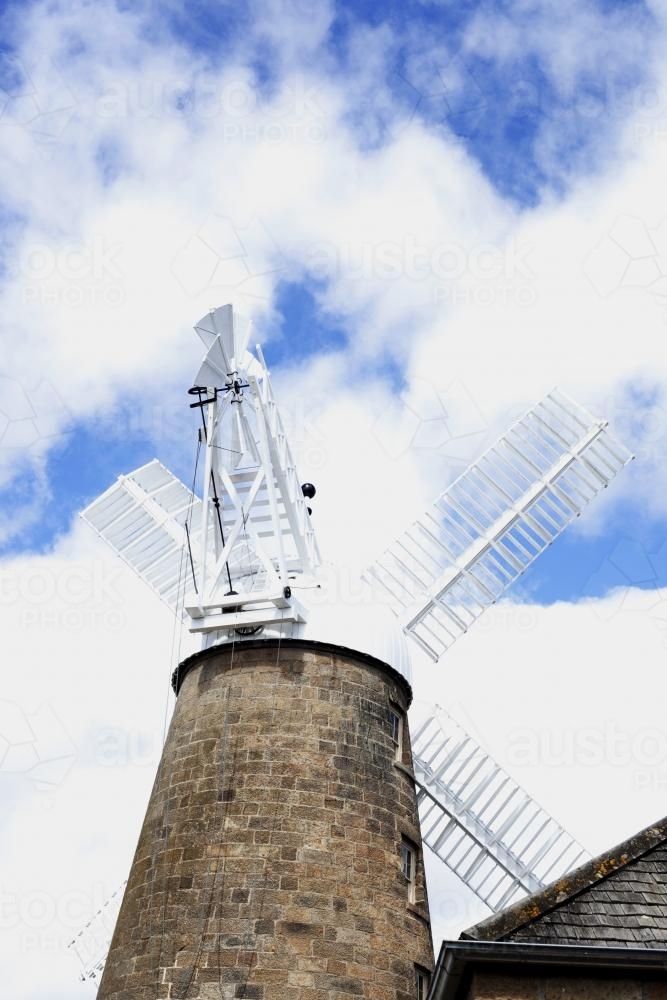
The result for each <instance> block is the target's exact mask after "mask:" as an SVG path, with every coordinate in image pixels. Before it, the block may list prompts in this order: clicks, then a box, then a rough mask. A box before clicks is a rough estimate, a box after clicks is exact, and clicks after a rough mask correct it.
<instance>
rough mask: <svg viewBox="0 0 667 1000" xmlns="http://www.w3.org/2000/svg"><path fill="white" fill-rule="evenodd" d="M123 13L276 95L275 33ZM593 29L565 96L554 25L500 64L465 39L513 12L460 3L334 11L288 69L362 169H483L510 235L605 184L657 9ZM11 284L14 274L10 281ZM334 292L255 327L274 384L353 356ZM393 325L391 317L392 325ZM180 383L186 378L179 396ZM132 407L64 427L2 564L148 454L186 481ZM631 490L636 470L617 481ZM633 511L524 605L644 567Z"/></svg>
mask: <svg viewBox="0 0 667 1000" xmlns="http://www.w3.org/2000/svg"><path fill="white" fill-rule="evenodd" d="M285 9H286V10H288V12H289V13H290V15H291V16H292V17H293V18H295V19H296V21H297V22H299V21H300V20H301V19H302V18H306V17H308V15H309V13H310V7H309V4H308V3H307V2H305V3H303V4H300V5H299V4H295V5H289V4H288V5H287V7H286V8H285ZM119 10H120V11H121V13H120V18H121V19H122V18H123V16H124V15H123V11H124V12H125V16H128V15H129V14H133V15H136V16H137V17H139V23H140V25H141V28H140V35H141V37H142V39H143V44H144V45H145V46H147V48H148V49H149V50H152V51H153V52H156V53H157V52H159V51H160V49H161V48H162V47H164V46H165V45H173V44H176V45H177V47H178V50H179V53H180V54H181V55H182V56H184V57H186V58H187V56H188V54H190V55H191V56H192V57H194V58H195V59H197V60H200V63H199V65H200V66H201V67H202V68H203V70H202V71H204V72H217V71H219V70H220V68H221V67H222V66H224V64H225V59H226V57H228V55H229V53H230V52H231V53H238V52H241V53H242V55H243V58H244V59H245V61H246V64H247V65H248V66H249V68H250V71H251V72H252V73H253V74H255V79H256V81H257V87H258V92H259V93H263V94H267V95H270V94H271V93H272V92H273V91H274V89H275V88H276V87H278V85H279V83H280V78H281V75H282V74H283V72H284V63H285V51H284V50H285V40H284V38H283V37H282V36H281V35H280V34H278V35H275V33H274V34H272V31H271V28H270V26H266V27H264V28H263V25H262V23H261V21H260V22H259V23H258V22H257V20H256V19H255V17H254V14H253V8H252V7H248V8H243V7H240V8H239V7H233V8H232V7H231V6H230V5H227V4H224V5H220V6H214V7H211V6H210V5H205V4H198V5H194V6H193V5H188V8H187V12H186V11H185V10H184V8H182V7H180V6H179V5H178V4H171V5H169V6H167V7H166V8H165V7H161V8H160V17H159V18H155V16H154V15H151V13H150V8H144V7H143V6H142V5H129V6H125V7H124V8H119ZM21 12H23V13H25V8H24V7H23V6H22V5H7V6H6V7H5V12H4V18H5V22H6V24H7V26H8V30H7V31H6V32H5V35H4V43H3V44H4V50H5V58H4V60H3V65H2V67H0V85H2V86H3V87H4V88H5V90H6V91H7V93H8V94H10V95H12V94H14V93H18V92H20V91H21V89H22V88H23V90H25V79H24V80H21V74H22V72H24V71H25V65H24V61H22V59H21V45H22V44H23V43H24V41H25V37H26V28H25V24H24V22H23V20H22V18H21V16H20V15H21ZM585 14H586V17H588V18H589V19H592V22H593V21H594V22H595V23H597V24H598V26H599V27H600V29H601V30H602V32H603V34H604V44H603V45H601V46H600V52H599V53H596V58H592V59H591V60H590V61H589V63H588V64H587V63H586V62H585V61H583V62H582V63H581V64H579V65H577V66H576V67H575V68H574V70H573V72H572V74H571V78H570V79H569V80H568V81H567V82H564V81H563V80H562V79H558V77H557V74H556V73H555V72H554V67H553V65H552V63H551V61H550V53H549V51H548V49H545V47H544V46H545V42H544V37H543V29H544V27H545V23H546V25H547V26H548V22H549V15H548V13H545V11H544V9H543V8H542V6H541V5H540V4H536V5H534V6H533V8H532V9H531V8H527V9H526V11H525V18H524V22H523V24H522V28H523V29H524V34H525V35H526V37H528V38H530V37H531V34H532V36H533V37H534V39H535V43H534V44H533V45H531V44H524V45H522V46H519V47H517V46H516V45H513V44H510V43H508V45H507V46H506V47H505V50H503V47H502V46H499V50H498V51H497V52H494V51H493V46H491V47H489V41H488V38H485V37H484V32H483V31H482V30H481V28H476V27H475V26H476V25H478V26H483V25H484V24H485V22H486V25H487V31H488V30H491V31H492V32H493V31H496V32H509V33H510V34H511V30H512V27H513V25H512V17H513V5H512V3H510V2H507V3H494V4H491V5H489V4H484V3H463V4H458V5H456V6H455V7H452V6H451V5H441V4H435V3H433V4H432V3H408V4H404V3H395V4H394V3H392V4H389V5H382V7H381V8H379V7H378V6H377V5H374V4H365V3H361V4H345V3H344V4H339V5H338V6H337V7H336V8H335V10H333V11H331V17H330V23H329V26H328V30H326V31H325V32H323V34H322V35H321V37H319V38H318V40H317V44H314V43H313V44H310V45H308V44H305V45H304V46H303V48H301V49H300V48H299V46H298V45H297V46H296V48H295V50H294V51H295V53H296V55H294V58H295V59H296V61H297V62H299V64H300V66H301V67H302V68H303V70H304V72H308V71H310V70H311V69H312V67H314V66H318V65H319V66H323V67H324V72H323V74H322V76H323V77H324V78H325V80H326V79H328V80H329V81H331V82H335V84H336V85H337V86H339V87H340V89H341V93H342V97H343V105H342V109H341V121H342V123H343V124H344V126H345V127H346V128H349V130H350V136H351V139H352V141H353V142H354V143H355V144H356V146H357V148H358V149H359V150H360V152H361V154H362V155H363V154H367V155H369V156H377V155H378V151H379V152H380V153H381V151H382V150H383V149H387V148H390V147H391V146H392V144H394V143H395V142H396V141H397V139H400V136H401V133H402V132H403V131H404V130H405V129H406V128H410V127H417V128H419V129H420V130H421V131H422V133H423V134H425V135H426V137H427V138H429V137H432V138H433V140H434V141H435V142H438V141H442V142H444V143H446V144H448V145H449V147H450V148H451V149H452V151H453V154H454V155H455V156H457V157H459V158H460V157H461V156H465V157H466V159H467V161H468V162H470V163H471V164H472V165H473V166H475V165H476V167H477V168H478V169H479V170H480V171H481V172H482V174H483V176H484V177H485V178H486V180H487V182H488V184H489V185H490V187H491V188H492V190H493V191H494V192H495V194H496V196H497V197H498V199H499V201H500V203H501V204H502V203H503V202H505V203H506V204H507V205H508V206H509V210H510V211H511V212H513V213H514V217H515V218H516V219H520V218H521V215H522V214H523V213H525V212H529V211H531V210H535V209H536V208H539V206H540V204H541V203H543V202H544V203H549V204H553V203H554V202H556V203H557V202H558V201H559V200H561V199H566V198H567V195H568V191H569V190H570V188H571V186H572V185H573V184H574V183H575V182H581V180H582V178H587V177H588V178H592V179H594V178H595V176H596V175H597V174H598V173H600V172H603V171H604V170H605V167H606V166H607V165H608V148H609V143H608V140H609V137H610V134H613V132H614V130H616V129H617V128H618V126H619V120H620V119H621V118H622V116H620V115H619V108H622V107H623V106H624V101H626V100H630V96H629V95H632V93H633V88H636V87H637V86H638V85H639V83H640V82H641V81H642V78H643V73H644V71H645V67H643V66H642V65H641V64H639V63H638V62H637V61H636V59H634V58H633V54H634V53H635V48H634V44H638V45H640V44H641V43H642V42H643V41H645V40H647V39H648V38H650V35H651V33H652V32H653V31H654V30H655V26H656V25H655V20H654V16H653V15H652V13H651V12H650V10H649V9H648V8H647V7H646V6H645V5H644V4H642V3H633V4H628V3H618V4H615V3H605V4H602V5H599V6H594V5H586V10H585ZM553 16H554V19H555V22H556V23H555V25H554V30H555V29H556V28H557V27H559V26H561V27H562V21H563V19H564V18H565V16H566V14H565V12H562V13H560V14H559V13H557V12H556V13H554V15H553ZM582 21H584V22H585V18H583V17H582ZM489 26H491V28H489ZM480 31H481V34H480ZM364 44H368V45H373V44H375V45H376V47H377V54H378V57H377V58H376V59H375V60H374V61H373V60H371V68H370V70H369V71H368V72H365V73H363V74H361V73H360V72H359V69H360V67H359V65H358V61H359V58H360V52H361V50H362V49H363V45H364ZM86 45H87V42H86V39H85V32H80V33H79V32H77V31H76V30H75V29H74V28H71V29H70V30H69V32H68V33H65V34H64V35H62V36H61V37H60V41H59V44H58V46H57V48H56V51H57V52H58V54H59V57H60V58H61V60H62V59H63V57H64V53H67V55H69V56H70V57H74V58H75V59H76V58H83V57H84V56H85V54H86ZM597 56H599V58H597ZM130 61H132V57H130ZM582 109H584V110H583V112H582ZM554 126H555V127H554ZM545 134H548V141H547V140H546V139H545ZM122 139H123V136H122V131H121V132H120V133H116V135H115V136H109V135H107V136H102V137H100V138H99V140H98V141H97V143H96V144H95V146H94V147H93V148H94V164H93V167H94V168H95V169H96V170H97V172H98V174H99V175H100V178H101V183H102V186H103V188H104V189H105V190H108V191H110V192H112V193H113V191H114V189H115V188H117V186H118V185H119V184H120V183H122V181H123V178H124V177H130V178H131V177H132V167H131V164H130V163H129V162H128V160H127V157H126V156H125V155H124V153H123V148H122ZM545 145H547V146H548V155H545V149H544V147H545ZM135 169H136V168H135ZM25 221H26V219H25V217H22V215H21V214H20V213H19V214H14V212H12V214H10V213H9V211H8V212H7V214H6V216H5V222H6V226H5V232H6V233H7V234H9V235H8V236H5V240H7V239H10V241H11V242H10V249H11V248H12V247H15V246H16V243H17V242H20V237H17V235H16V233H17V228H18V230H19V231H20V229H21V223H22V222H23V223H25ZM8 274H9V275H11V274H12V272H11V270H10V271H8ZM328 284H329V282H328V280H327V279H326V278H325V279H324V280H322V279H321V278H319V279H316V278H313V277H312V275H310V274H309V273H308V271H307V270H306V271H304V270H301V271H300V273H299V270H298V269H297V270H296V272H295V271H294V269H293V268H292V269H291V271H288V272H285V273H284V274H281V273H280V272H278V275H277V278H276V280H275V281H274V283H273V290H272V306H271V312H270V313H269V315H268V317H265V318H264V320H263V321H262V320H261V319H260V321H259V329H260V331H261V332H262V336H263V337H264V339H265V340H266V342H267V345H268V346H267V354H268V356H269V359H270V361H271V364H272V365H273V366H275V367H276V368H277V369H278V370H279V369H280V366H281V364H283V363H284V362H287V363H289V364H294V362H295V360H299V361H302V362H310V361H312V360H313V359H318V358H322V357H327V356H329V355H331V356H342V355H343V354H344V352H345V350H346V349H347V348H348V347H349V346H350V344H353V342H354V339H355V337H356V336H357V332H358V330H359V327H360V325H362V324H363V319H364V316H363V312H362V313H361V315H360V316H357V317H355V318H354V320H353V321H352V322H351V318H350V317H349V316H346V315H345V314H344V313H343V312H342V311H341V310H340V309H337V308H336V305H335V303H333V304H332V303H331V302H330V301H329V298H330V296H329V294H328V293H329V292H330V289H329V288H328ZM193 319H194V317H193ZM391 322H392V321H391V318H388V319H387V323H388V325H391ZM446 327H447V324H446V321H445V322H444V323H443V330H442V336H443V338H446V336H447V329H446ZM409 347H410V341H409V336H408V338H407V339H406V337H405V336H403V338H402V347H401V348H399V349H397V348H396V345H395V343H393V344H386V345H383V349H382V350H380V351H377V352H374V353H371V355H370V356H369V357H367V358H365V360H364V362H363V364H362V365H361V366H358V367H357V368H356V369H355V371H354V373H352V376H351V377H352V380H353V381H355V380H358V382H359V385H362V384H363V381H364V379H376V380H379V381H380V382H381V383H383V384H384V386H385V387H386V390H387V391H388V392H389V393H392V392H396V393H398V392H400V391H401V388H402V385H403V384H404V378H405V372H404V364H405V356H406V352H407V351H409ZM483 363H484V362H483V359H482V358H480V364H483ZM188 377H189V375H188V372H187V371H186V370H183V372H182V377H181V381H182V388H183V389H185V388H186V387H187V386H186V382H187V379H188ZM177 385H178V379H177V378H176V377H174V378H173V380H172V381H171V382H170V384H169V390H170V391H171V392H173V393H174V398H173V399H172V400H170V404H171V405H172V406H174V405H177V399H176V391H175V390H176V388H177ZM141 398H142V397H141V390H138V389H137V387H136V386H133V385H126V386H125V388H123V386H122V385H119V386H118V387H117V389H116V390H115V404H114V405H115V409H114V410H113V412H112V415H111V416H109V415H108V414H107V415H106V416H105V411H104V409H102V410H101V411H100V410H98V411H97V413H95V410H94V408H93V411H92V413H86V415H85V417H84V418H80V417H77V416H76V415H74V416H73V417H72V419H71V420H70V421H69V422H68V423H67V426H65V427H63V428H62V437H61V438H59V439H57V440H56V441H55V443H54V445H53V447H51V448H50V449H47V450H46V453H45V455H44V461H45V466H44V470H43V471H44V472H45V476H46V480H45V481H44V480H43V479H42V480H41V489H42V501H41V503H40V510H39V513H38V516H36V517H35V518H34V519H33V521H32V523H31V524H30V525H29V526H28V527H27V528H24V529H23V530H22V531H21V533H20V535H14V536H12V535H11V534H10V535H9V536H8V537H6V538H5V539H3V541H2V551H4V552H5V553H7V554H16V553H18V552H20V551H46V550H48V549H49V547H50V546H51V545H52V544H53V543H54V540H55V539H56V538H57V537H59V536H61V535H62V534H63V533H65V532H66V531H67V530H68V527H69V524H70V522H71V519H72V516H73V515H74V514H75V513H76V511H77V510H78V509H79V508H80V507H81V505H82V504H83V503H85V502H86V501H87V500H89V499H90V498H91V497H92V496H94V495H95V494H96V493H98V492H99V491H101V490H102V489H104V488H105V487H106V486H107V485H108V484H109V483H110V482H111V481H112V480H113V478H115V476H116V475H118V474H120V473H121V472H124V471H127V470H129V469H130V468H133V467H135V466H136V465H138V464H141V463H143V462H144V461H147V460H149V459H150V458H151V457H152V456H153V455H154V454H155V453H157V454H158V456H159V457H160V458H161V459H163V460H164V461H165V462H166V463H167V464H169V465H170V466H171V467H173V468H174V471H175V472H177V474H179V475H180V476H181V477H182V478H184V479H188V475H189V472H188V457H187V452H186V449H185V448H184V447H183V441H182V440H181V439H180V437H182V436H179V441H178V446H177V447H174V446H173V442H172V443H171V444H170V440H169V435H159V434H158V435H156V434H155V427H154V426H153V427H151V426H150V421H149V422H148V424H149V425H147V426H145V427H142V426H141V420H140V418H137V417H136V416H133V414H136V413H137V412H141V403H140V400H141ZM178 402H181V403H182V405H183V416H182V420H183V421H185V422H187V421H188V420H190V421H191V414H188V413H187V400H186V397H185V396H184V395H183V396H181V397H179V399H178ZM170 412H173V410H170ZM179 419H180V418H179ZM184 426H185V425H184ZM17 458H18V456H17ZM19 464H20V460H19ZM634 474H635V473H634V470H631V471H630V472H626V473H625V475H626V476H633V475H634ZM35 476H36V473H35V472H34V470H33V471H31V469H30V467H29V465H26V466H25V467H24V474H23V477H22V478H21V477H19V479H18V480H16V479H14V478H12V479H10V481H9V482H8V483H7V485H6V489H5V490H4V491H3V493H2V494H0V496H1V497H2V501H3V503H4V504H5V505H6V506H7V507H11V508H14V507H15V505H16V503H17V499H18V502H19V503H20V502H21V500H22V498H26V499H27V498H29V497H30V495H31V490H33V489H34V479H35ZM635 500H636V504H637V506H636V508H634V509H633V504H632V503H631V502H630V501H629V500H628V499H627V498H626V499H625V500H624V502H623V503H622V504H619V505H618V506H617V507H616V508H614V507H612V508H610V514H609V516H608V518H607V520H606V522H605V524H604V529H603V531H602V532H601V533H597V534H595V535H593V536H589V535H582V534H575V535H574V536H572V537H569V538H567V539H565V540H562V541H560V542H559V543H558V544H557V545H556V546H555V547H554V548H553V550H552V551H550V552H548V553H547V554H546V555H545V556H544V557H543V558H542V559H541V560H540V562H539V563H538V565H536V566H535V567H534V568H533V569H532V570H531V571H530V573H529V574H528V576H527V577H526V579H525V581H524V584H523V589H522V591H521V593H522V594H524V595H528V596H529V597H530V599H532V600H537V601H542V602H546V603H548V602H552V601H554V600H558V599H565V600H572V599H576V597H577V596H578V595H580V594H582V593H586V594H589V595H591V596H600V595H603V594H604V593H605V592H606V591H607V590H608V589H609V588H610V587H612V586H614V585H616V583H617V579H618V574H619V572H621V571H619V568H618V567H617V566H615V565H614V564H613V563H612V562H611V561H610V555H611V553H613V551H614V550H615V548H616V547H617V545H618V544H619V542H621V541H622V540H623V539H624V538H625V535H626V533H627V525H628V523H629V522H631V524H632V538H633V543H634V544H635V545H638V546H639V547H640V548H641V549H642V550H643V552H644V553H645V555H646V557H647V558H650V557H651V556H652V554H654V553H655V552H656V551H657V550H658V549H659V542H660V533H661V530H662V527H663V525H664V520H663V518H662V515H658V516H657V517H656V516H655V512H654V513H652V514H650V515H649V514H648V513H647V512H646V511H642V500H641V497H636V498H635ZM397 528H398V525H397ZM654 568H655V573H654V575H653V576H648V575H647V574H644V575H642V574H641V573H640V574H639V575H637V574H635V577H636V579H634V580H633V581H632V582H634V583H636V584H637V585H639V586H641V587H653V586H656V585H660V584H664V583H665V580H666V579H667V577H666V576H665V566H664V560H660V559H657V560H656V565H655V567H654Z"/></svg>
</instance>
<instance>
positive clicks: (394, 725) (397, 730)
mask: <svg viewBox="0 0 667 1000" xmlns="http://www.w3.org/2000/svg"><path fill="white" fill-rule="evenodd" d="M389 735H390V736H391V742H392V743H393V744H394V758H395V760H402V758H403V716H402V715H400V714H399V713H398V712H395V711H394V709H393V708H390V709H389Z"/></svg>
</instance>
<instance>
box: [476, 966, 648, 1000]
mask: <svg viewBox="0 0 667 1000" xmlns="http://www.w3.org/2000/svg"><path fill="white" fill-rule="evenodd" d="M467 1000H667V972H666V973H665V978H664V979H661V980H660V981H658V980H657V979H656V978H642V979H638V978H635V977H634V976H632V975H630V976H629V977H628V976H624V975H620V976H618V977H614V976H610V975H607V976H605V975H604V974H603V973H602V972H601V973H600V974H599V975H596V976H594V977H593V976H591V975H590V974H588V975H576V974H574V975H571V976H567V975H563V974H562V973H560V974H554V975H545V976H535V975H520V974H517V975H511V974H507V973H496V974H493V973H488V972H479V973H475V975H474V976H473V978H472V982H471V984H470V989H469V990H468V995H467Z"/></svg>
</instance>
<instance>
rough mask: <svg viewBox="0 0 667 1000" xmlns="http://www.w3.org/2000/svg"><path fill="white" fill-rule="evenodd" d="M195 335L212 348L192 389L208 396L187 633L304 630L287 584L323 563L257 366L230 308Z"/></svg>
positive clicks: (262, 368) (263, 372)
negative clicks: (294, 625)
mask: <svg viewBox="0 0 667 1000" xmlns="http://www.w3.org/2000/svg"><path fill="white" fill-rule="evenodd" d="M195 329H196V330H197V332H198V333H199V335H200V336H202V335H203V337H207V338H209V340H210V346H209V350H208V353H207V355H206V358H205V359H204V362H203V364H202V366H201V368H200V370H199V372H198V375H197V379H196V383H195V384H196V385H197V386H199V387H201V388H202V389H205V390H206V393H207V396H206V400H205V403H206V407H205V409H206V415H205V435H204V438H205V441H204V443H205V456H204V478H203V496H202V525H201V530H200V534H199V538H200V545H199V557H198V575H199V580H198V586H197V589H196V592H195V593H194V594H190V595H189V596H188V597H186V602H185V606H186V610H187V611H188V613H189V615H190V616H191V618H192V623H191V631H194V632H214V631H216V630H219V629H221V628H223V627H224V628H229V627H231V626H235V625H238V626H240V627H253V626H261V625H266V624H271V623H274V622H280V621H296V622H298V621H304V620H305V617H306V611H305V609H304V608H303V607H302V606H301V605H300V604H299V603H298V602H297V601H296V600H295V598H294V597H293V596H292V595H291V592H290V587H289V580H290V577H291V576H294V575H295V574H304V575H309V576H312V575H313V574H314V573H315V572H316V570H317V568H318V566H319V564H320V555H319V551H318V547H317V541H316V539H315V533H314V531H313V527H312V524H311V521H310V515H309V513H308V509H307V506H306V503H305V500H304V497H303V493H302V490H301V484H300V481H299V478H298V476H297V473H296V467H295V463H294V460H293V458H292V455H291V452H290V448H289V445H288V443H287V437H286V434H285V429H284V426H283V423H282V420H281V417H280V412H279V410H278V405H277V403H276V399H275V396H274V394H273V389H272V386H271V380H270V378H269V373H268V369H267V366H266V362H265V360H264V356H263V354H262V351H261V348H259V347H257V348H256V351H257V357H254V356H253V355H251V354H250V353H249V352H248V351H247V350H246V344H247V339H248V331H247V327H246V326H245V324H244V325H242V326H241V327H240V328H239V327H237V318H236V317H235V316H234V313H233V311H232V307H231V306H222V307H221V308H220V309H216V310H215V311H213V312H211V313H209V315H208V316H207V317H204V319H203V320H200V322H199V323H198V324H197V326H196V327H195ZM223 493H224V497H225V504H224V505H222V506H221V505H220V504H219V495H220V494H223ZM214 510H215V511H216V515H215V517H214V513H213V512H214ZM211 525H212V526H213V527H212V534H213V539H212V540H213V544H211ZM244 553H245V554H246V558H247V565H246V567H245V572H244V573H240V574H239V573H237V575H236V576H235V577H234V578H232V575H231V572H230V571H229V570H230V566H229V563H230V559H231V558H233V557H234V556H235V555H236V557H237V560H238V559H243V554H244ZM237 569H238V567H237ZM230 581H231V585H230ZM230 591H235V592H236V593H230ZM239 597H242V598H243V600H239Z"/></svg>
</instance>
